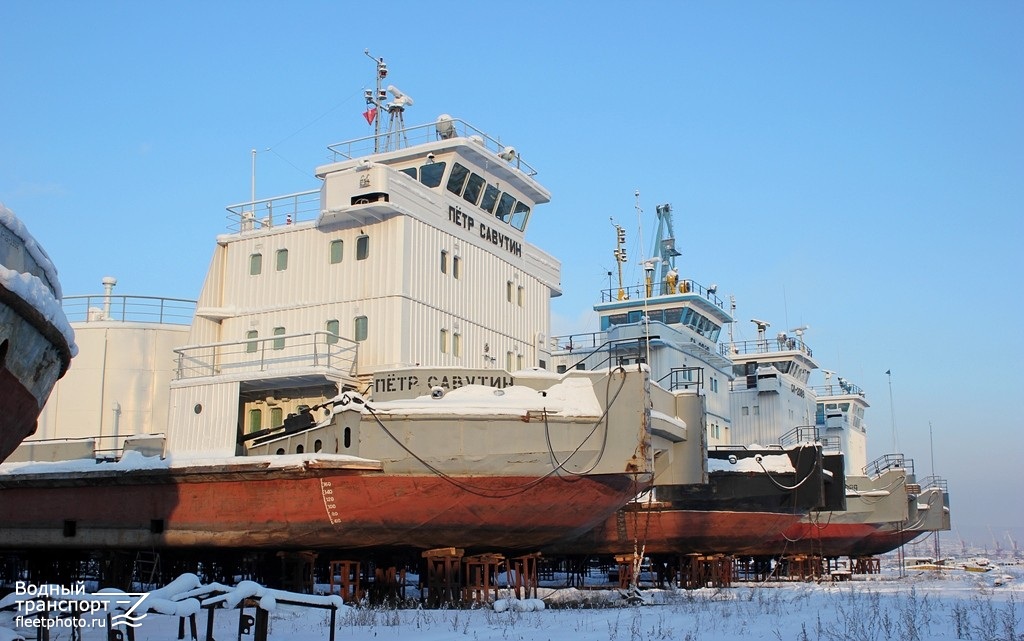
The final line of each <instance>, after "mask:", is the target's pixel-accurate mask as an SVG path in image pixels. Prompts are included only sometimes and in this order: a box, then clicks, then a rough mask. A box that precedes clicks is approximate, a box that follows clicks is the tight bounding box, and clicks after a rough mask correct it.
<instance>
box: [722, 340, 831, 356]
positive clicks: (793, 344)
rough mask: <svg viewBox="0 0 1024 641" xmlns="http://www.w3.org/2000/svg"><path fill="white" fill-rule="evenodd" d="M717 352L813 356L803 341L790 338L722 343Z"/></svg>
mask: <svg viewBox="0 0 1024 641" xmlns="http://www.w3.org/2000/svg"><path fill="white" fill-rule="evenodd" d="M718 351H719V352H720V353H721V354H722V355H723V356H729V355H735V354H772V353H775V352H796V351H799V352H803V353H804V354H807V355H808V356H813V355H814V354H813V352H811V348H810V347H808V346H807V344H806V343H804V342H803V340H801V339H799V338H794V337H792V336H778V337H775V338H765V339H761V340H753V341H739V342H735V343H722V344H720V345H719V346H718Z"/></svg>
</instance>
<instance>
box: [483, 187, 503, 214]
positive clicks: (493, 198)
mask: <svg viewBox="0 0 1024 641" xmlns="http://www.w3.org/2000/svg"><path fill="white" fill-rule="evenodd" d="M499 195H501V190H500V189H498V188H497V187H495V186H494V185H487V189H484V197H483V199H482V200H481V201H480V209H483V210H484V211H486V212H487V213H488V214H493V213H494V205H495V204H496V203H497V202H498V196H499Z"/></svg>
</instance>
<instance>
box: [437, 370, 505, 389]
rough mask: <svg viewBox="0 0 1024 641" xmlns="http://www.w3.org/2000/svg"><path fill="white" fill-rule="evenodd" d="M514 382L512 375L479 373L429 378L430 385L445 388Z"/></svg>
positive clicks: (496, 385)
mask: <svg viewBox="0 0 1024 641" xmlns="http://www.w3.org/2000/svg"><path fill="white" fill-rule="evenodd" d="M513 384H514V380H513V379H512V377H511V376H502V375H500V374H495V375H479V374H452V375H451V376H448V375H442V376H430V377H428V378H427V385H428V386H429V387H442V388H444V389H449V390H452V389H457V388H459V387H463V386H464V385H483V386H484V387H495V388H499V389H500V388H504V387H509V386H511V385H513Z"/></svg>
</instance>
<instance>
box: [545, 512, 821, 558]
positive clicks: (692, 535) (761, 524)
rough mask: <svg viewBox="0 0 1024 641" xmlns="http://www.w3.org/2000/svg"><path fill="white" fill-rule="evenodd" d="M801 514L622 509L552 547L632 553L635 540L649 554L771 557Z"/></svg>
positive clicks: (574, 551) (573, 551)
mask: <svg viewBox="0 0 1024 641" xmlns="http://www.w3.org/2000/svg"><path fill="white" fill-rule="evenodd" d="M802 516H803V515H802V514H789V513H781V512H727V511H715V510H708V511H703V510H675V509H658V508H652V509H646V508H641V509H636V507H635V506H630V507H629V508H628V509H623V510H619V511H618V512H617V513H616V514H614V515H613V516H612V517H610V518H609V519H606V520H605V521H604V523H602V524H601V525H600V526H599V527H597V528H596V529H594V530H592V531H591V532H588V533H587V534H586V535H584V536H582V537H579V538H577V539H575V540H574V541H572V542H571V543H567V544H562V545H556V546H552V547H551V548H550V551H552V552H557V553H563V554H590V553H599V554H619V553H629V552H632V551H633V546H634V541H635V542H636V543H637V544H638V545H642V546H644V551H645V552H646V553H647V554H691V553H704V554H709V553H723V554H745V555H746V554H749V555H758V554H769V553H770V552H765V551H764V550H765V549H766V547H765V546H766V545H768V544H769V543H770V542H771V541H773V540H774V539H776V538H777V537H779V536H780V535H781V533H782V532H783V531H784V530H786V529H787V528H789V527H791V526H793V525H795V524H797V523H798V522H799V520H800V518H801V517H802Z"/></svg>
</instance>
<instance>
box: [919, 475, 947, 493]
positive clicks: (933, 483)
mask: <svg viewBox="0 0 1024 641" xmlns="http://www.w3.org/2000/svg"><path fill="white" fill-rule="evenodd" d="M933 487H936V488H938V489H940V490H942V491H943V492H949V483H948V481H946V479H944V478H942V477H941V476H926V477H924V478H923V479H921V489H922V490H927V489H930V488H933Z"/></svg>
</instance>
